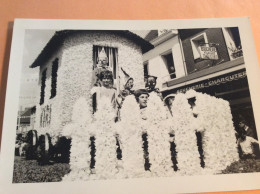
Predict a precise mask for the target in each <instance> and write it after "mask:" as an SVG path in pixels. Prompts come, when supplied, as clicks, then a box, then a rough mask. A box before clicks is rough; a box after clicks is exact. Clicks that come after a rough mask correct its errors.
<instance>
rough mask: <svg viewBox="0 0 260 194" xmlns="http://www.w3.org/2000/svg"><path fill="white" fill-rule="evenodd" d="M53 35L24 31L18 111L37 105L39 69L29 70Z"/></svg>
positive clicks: (51, 33) (45, 32)
mask: <svg viewBox="0 0 260 194" xmlns="http://www.w3.org/2000/svg"><path fill="white" fill-rule="evenodd" d="M54 33H55V31H54V30H26V31H25V37H24V49H23V62H22V75H21V80H20V84H21V87H20V97H19V100H20V102H19V104H20V109H23V108H25V107H32V106H34V105H35V104H36V103H37V102H36V100H37V98H36V96H37V95H38V90H37V89H38V88H37V84H38V74H39V67H36V68H30V65H31V64H32V63H33V62H34V60H35V59H36V58H37V57H38V55H39V54H40V53H41V51H42V49H43V48H44V47H45V45H46V44H47V43H48V41H49V40H50V39H51V37H52V36H53V35H54Z"/></svg>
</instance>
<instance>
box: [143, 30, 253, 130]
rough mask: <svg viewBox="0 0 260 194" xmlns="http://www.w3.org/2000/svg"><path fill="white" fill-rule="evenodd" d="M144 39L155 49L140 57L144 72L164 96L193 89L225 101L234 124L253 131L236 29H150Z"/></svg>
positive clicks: (251, 112) (248, 95)
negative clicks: (246, 126)
mask: <svg viewBox="0 0 260 194" xmlns="http://www.w3.org/2000/svg"><path fill="white" fill-rule="evenodd" d="M145 39H146V40H149V41H150V42H151V43H152V44H153V45H154V46H155V48H154V49H152V50H150V51H149V52H147V53H145V54H144V55H143V61H144V72H145V74H147V75H148V74H150V75H155V76H157V77H158V80H159V82H158V87H159V88H160V90H161V92H162V94H163V96H164V97H166V96H168V95H173V94H176V93H179V92H186V91H187V90H189V89H194V90H196V91H198V92H202V93H207V94H209V95H211V96H215V97H217V98H222V99H225V100H227V101H228V102H229V104H230V107H231V111H232V115H233V121H234V123H235V124H237V123H238V122H239V120H241V119H244V120H246V122H247V123H248V125H249V126H251V127H252V128H254V129H255V122H254V116H253V109H252V104H251V98H250V91H249V87H248V81H247V74H246V68H245V62H244V58H243V51H242V45H241V41H240V36H239V29H238V28H236V27H232V28H207V29H206V28H204V29H180V30H165V31H163V32H160V31H155V30H153V31H150V33H148V34H147V35H146V37H145ZM156 70H157V71H156Z"/></svg>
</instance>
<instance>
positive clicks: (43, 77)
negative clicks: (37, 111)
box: [40, 69, 47, 105]
mask: <svg viewBox="0 0 260 194" xmlns="http://www.w3.org/2000/svg"><path fill="white" fill-rule="evenodd" d="M46 72H47V69H45V70H44V71H43V72H42V82H41V97H40V105H42V104H43V103H44V96H45V93H44V92H45V86H46Z"/></svg>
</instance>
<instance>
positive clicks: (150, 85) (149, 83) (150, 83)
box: [145, 75, 163, 100]
mask: <svg viewBox="0 0 260 194" xmlns="http://www.w3.org/2000/svg"><path fill="white" fill-rule="evenodd" d="M156 84H157V77H156V76H152V75H149V76H148V77H147V79H146V83H145V87H146V89H147V90H148V92H149V93H151V92H156V93H157V95H158V96H159V97H160V98H161V100H163V97H162V94H161V92H160V90H159V88H156Z"/></svg>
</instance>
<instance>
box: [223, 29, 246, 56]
mask: <svg viewBox="0 0 260 194" xmlns="http://www.w3.org/2000/svg"><path fill="white" fill-rule="evenodd" d="M223 34H224V37H225V41H226V45H227V48H228V53H229V56H230V59H231V60H233V59H236V58H238V57H241V56H243V51H242V46H241V40H240V36H239V29H238V28H237V27H233V28H223Z"/></svg>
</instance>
